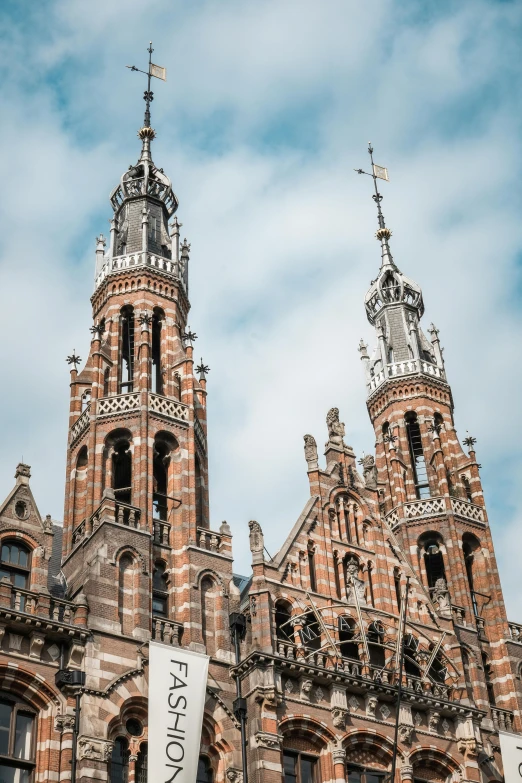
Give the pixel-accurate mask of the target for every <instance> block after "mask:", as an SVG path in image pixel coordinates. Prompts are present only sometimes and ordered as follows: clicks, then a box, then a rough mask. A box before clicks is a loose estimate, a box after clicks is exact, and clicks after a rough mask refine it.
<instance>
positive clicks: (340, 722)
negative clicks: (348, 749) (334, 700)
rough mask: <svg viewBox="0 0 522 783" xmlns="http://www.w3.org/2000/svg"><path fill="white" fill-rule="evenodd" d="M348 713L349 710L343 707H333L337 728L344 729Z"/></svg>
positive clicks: (333, 719)
mask: <svg viewBox="0 0 522 783" xmlns="http://www.w3.org/2000/svg"><path fill="white" fill-rule="evenodd" d="M347 715H348V710H345V709H343V708H342V707H334V708H333V709H332V723H333V725H334V726H335V728H336V729H344V727H345V725H346V716H347Z"/></svg>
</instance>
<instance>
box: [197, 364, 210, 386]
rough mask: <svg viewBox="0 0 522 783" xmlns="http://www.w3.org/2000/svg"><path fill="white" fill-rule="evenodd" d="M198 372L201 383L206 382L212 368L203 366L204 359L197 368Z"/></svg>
mask: <svg viewBox="0 0 522 783" xmlns="http://www.w3.org/2000/svg"><path fill="white" fill-rule="evenodd" d="M196 372H197V373H199V380H200V381H206V380H207V374H208V373H209V372H210V367H209V366H208V364H203V359H201V364H199V365H198V366H197V367H196Z"/></svg>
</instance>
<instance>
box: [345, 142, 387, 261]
mask: <svg viewBox="0 0 522 783" xmlns="http://www.w3.org/2000/svg"><path fill="white" fill-rule="evenodd" d="M368 154H369V156H370V161H371V164H372V169H371V174H370V172H368V171H364V170H363V169H354V171H356V172H357V174H366V175H367V176H369V177H371V178H372V179H373V186H374V188H375V193H374V194H373V196H372V198H373V200H374V201H375V204H376V205H377V220H378V223H379V228H378V229H377V232H376V234H375V237H376V238H377V239H378V240H379V242H381V244H382V246H383V248H382V264H383V266H384V265H385V264H388V263H389V264H391V265H392V266H395V264H394V262H393V258H392V254H391V251H390V246H389V244H388V241H389V239H390V237H391V235H392V232H391V231H390V229H389V228H387V227H386V224H385V222H384V215H383V214H382V209H381V201H382V199H383V197H382V195H381V194H380V193H379V190H378V188H377V180H378V179H384V180H385V181H386V182H388V181H389V177H388V169H387V168H385V167H384V166H377V164H376V163H374V161H373V147H372V143H371V141H369V142H368Z"/></svg>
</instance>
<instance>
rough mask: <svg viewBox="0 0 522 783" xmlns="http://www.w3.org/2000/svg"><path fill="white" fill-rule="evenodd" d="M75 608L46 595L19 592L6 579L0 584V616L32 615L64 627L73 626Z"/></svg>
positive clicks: (30, 591)
mask: <svg viewBox="0 0 522 783" xmlns="http://www.w3.org/2000/svg"><path fill="white" fill-rule="evenodd" d="M77 608H78V607H77V606H76V604H74V603H73V602H72V601H66V600H64V599H61V598H54V597H51V596H49V595H48V594H47V593H38V592H34V591H32V590H20V589H19V588H17V587H15V586H14V585H12V584H10V583H9V582H8V581H7V580H6V579H4V580H2V581H1V583H0V613H1V614H2V615H4V616H5V615H6V614H9V615H15V616H16V615H18V614H20V615H33V616H35V617H40V618H44V619H46V620H52V621H53V622H57V623H63V624H65V625H74V623H75V616H76V611H77Z"/></svg>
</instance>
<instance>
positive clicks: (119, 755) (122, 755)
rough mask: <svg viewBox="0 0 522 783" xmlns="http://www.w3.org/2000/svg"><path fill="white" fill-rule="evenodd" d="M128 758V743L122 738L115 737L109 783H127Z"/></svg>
mask: <svg viewBox="0 0 522 783" xmlns="http://www.w3.org/2000/svg"><path fill="white" fill-rule="evenodd" d="M129 756H130V751H129V743H128V742H127V740H126V739H125V738H124V737H117V738H116V740H115V742H114V746H113V749H112V754H111V761H110V773H109V779H110V783H128V780H129Z"/></svg>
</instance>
